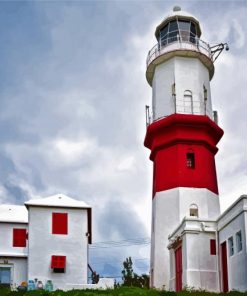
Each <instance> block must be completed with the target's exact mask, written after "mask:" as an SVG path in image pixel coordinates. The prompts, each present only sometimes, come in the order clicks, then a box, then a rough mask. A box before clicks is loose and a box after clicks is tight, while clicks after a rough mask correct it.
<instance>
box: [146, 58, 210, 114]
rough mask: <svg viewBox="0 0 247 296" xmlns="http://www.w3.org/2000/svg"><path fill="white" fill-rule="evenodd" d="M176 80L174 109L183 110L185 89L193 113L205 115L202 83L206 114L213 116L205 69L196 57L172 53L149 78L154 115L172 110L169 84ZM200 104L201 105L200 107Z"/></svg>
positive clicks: (170, 86) (207, 76)
mask: <svg viewBox="0 0 247 296" xmlns="http://www.w3.org/2000/svg"><path fill="white" fill-rule="evenodd" d="M173 83H175V84H176V101H177V105H179V106H177V113H186V112H184V108H183V107H181V106H182V105H183V101H184V91H186V90H190V91H191V92H192V95H193V102H194V113H195V114H201V115H205V105H204V93H203V85H204V86H205V87H206V89H207V98H208V99H207V108H206V113H207V115H208V116H209V117H210V118H211V119H213V114H212V103H211V92H210V82H209V72H208V69H207V68H206V67H205V66H204V65H203V64H202V62H201V61H200V60H199V59H196V58H186V57H173V58H171V59H169V60H168V61H166V62H163V63H162V64H160V65H157V66H156V67H155V73H154V77H153V82H152V89H153V114H154V119H158V118H161V117H164V116H168V115H170V114H173V113H175V107H174V100H173V98H172V84H173ZM199 106H200V108H199Z"/></svg>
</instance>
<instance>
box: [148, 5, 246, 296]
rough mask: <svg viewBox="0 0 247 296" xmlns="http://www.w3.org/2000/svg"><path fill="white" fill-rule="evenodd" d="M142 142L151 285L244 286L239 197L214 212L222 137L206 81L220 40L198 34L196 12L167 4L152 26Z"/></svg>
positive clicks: (243, 216) (243, 202)
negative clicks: (146, 154) (149, 191)
mask: <svg viewBox="0 0 247 296" xmlns="http://www.w3.org/2000/svg"><path fill="white" fill-rule="evenodd" d="M155 36H156V38H157V42H158V43H157V45H155V46H154V47H153V48H152V49H151V50H150V51H149V53H148V57H147V71H146V78H147V81H148V83H149V84H150V86H151V87H152V93H153V96H152V114H150V112H149V108H148V107H147V109H146V110H147V114H146V118H147V132H146V137H145V142H144V145H145V146H146V147H147V148H149V149H150V150H151V154H150V159H151V161H153V202H152V233H151V266H150V268H151V272H150V274H151V286H152V287H156V288H165V289H170V290H176V291H180V290H181V289H183V288H184V287H193V288H195V289H206V290H210V291H223V292H226V291H229V290H233V289H235V290H240V291H246V290H247V281H246V279H247V265H246V259H247V258H246V256H247V253H246V239H245V237H246V226H247V222H246V213H245V211H246V202H247V200H246V198H247V197H246V196H242V197H241V198H240V199H239V200H238V201H237V202H236V203H234V204H233V205H232V206H231V207H230V208H229V209H228V210H227V211H225V212H224V213H223V214H222V215H220V206H219V196H218V185H217V176H216V168H215V159H214V157H215V154H216V153H217V151H218V148H217V147H216V145H217V143H218V142H219V140H220V138H221V137H222V135H223V130H222V129H221V128H220V127H219V126H218V119H217V112H216V111H213V108H212V100H211V92H210V80H211V79H212V78H213V75H214V62H215V60H216V58H217V57H218V55H219V54H220V53H221V51H222V50H223V49H224V48H225V49H227V50H228V45H227V44H222V43H220V44H218V45H216V46H210V45H209V44H208V43H206V42H204V41H203V40H201V39H200V38H201V28H200V23H199V21H198V20H197V18H196V17H194V16H192V15H191V14H189V13H187V12H184V11H181V9H180V7H175V8H174V10H173V12H172V13H171V14H170V15H168V16H167V17H166V18H165V19H164V20H163V21H162V22H161V24H159V25H158V26H157V28H156V31H155Z"/></svg>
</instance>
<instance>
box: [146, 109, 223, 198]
mask: <svg viewBox="0 0 247 296" xmlns="http://www.w3.org/2000/svg"><path fill="white" fill-rule="evenodd" d="M222 135H223V130H222V129H221V128H219V127H218V126H217V125H216V124H215V123H214V122H213V121H212V120H211V119H209V118H208V117H207V116H201V115H185V114H173V115H170V116H168V117H166V118H163V119H161V120H159V121H156V122H154V123H152V124H151V125H150V126H149V127H148V129H147V133H146V138H145V142H144V145H145V146H146V147H147V148H149V149H150V150H151V154H150V159H151V160H152V161H153V162H154V175H153V196H154V195H155V193H156V192H159V191H164V190H168V189H172V188H176V187H194V188H207V189H209V190H210V191H212V192H214V193H216V194H218V185H217V176H216V168H215V160H214V155H215V153H216V152H217V147H216V144H217V143H218V141H219V140H220V138H221V137H222ZM188 153H189V154H191V153H192V154H194V156H195V167H194V168H190V167H188V166H187V165H188V163H187V162H188V159H187V155H188Z"/></svg>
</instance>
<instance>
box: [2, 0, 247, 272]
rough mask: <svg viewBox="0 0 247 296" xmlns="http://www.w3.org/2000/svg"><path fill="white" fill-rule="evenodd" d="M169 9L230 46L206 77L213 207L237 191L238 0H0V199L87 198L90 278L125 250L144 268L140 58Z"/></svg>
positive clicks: (242, 24)
mask: <svg viewBox="0 0 247 296" xmlns="http://www.w3.org/2000/svg"><path fill="white" fill-rule="evenodd" d="M174 5H180V6H181V8H182V10H185V11H188V12H190V13H192V14H193V15H195V16H196V17H197V18H198V19H199V21H200V23H201V28H202V36H201V38H202V39H203V40H205V41H207V42H209V43H210V44H211V45H213V44H217V43H221V42H223V43H224V42H228V44H229V47H230V51H228V52H225V51H224V52H222V54H221V55H220V57H219V58H218V59H217V61H216V62H215V75H214V77H213V79H212V81H211V96H212V102H213V108H214V110H217V111H218V114H219V125H220V126H221V127H222V128H223V130H224V131H225V134H224V136H223V138H222V140H221V141H220V143H219V145H218V148H219V152H218V154H217V156H216V166H217V173H218V185H219V191H220V204H221V210H222V211H223V210H225V209H226V208H227V207H228V206H229V205H231V203H232V202H233V201H234V200H236V199H237V198H238V197H239V196H240V195H241V194H247V169H246V168H247V154H246V145H247V137H246V131H247V118H246V110H247V97H246V94H245V93H246V91H245V88H244V86H245V85H246V73H245V72H246V68H247V55H246V46H247V44H246V37H247V21H246V16H247V3H246V1H236V0H235V1H230V0H229V1H213V0H212V1H209V0H208V1H207V0H200V1H199V0H198V1H196V0H195V1H193V0H191V1H181V0H179V1H141V0H138V1H137V0H136V1H134V0H133V1H27V2H25V1H17V2H15V1H1V2H0V36H1V45H0V58H1V67H0V167H1V169H0V202H1V203H13V204H23V202H24V201H27V200H29V199H33V198H38V197H47V196H50V195H52V194H57V193H63V194H66V195H68V196H70V197H72V198H76V199H79V200H83V201H85V202H87V203H88V204H90V205H91V206H92V208H93V242H94V243H95V245H94V246H92V249H91V250H90V263H91V265H92V267H93V268H94V269H96V270H97V271H98V272H99V273H100V275H101V276H107V275H111V276H116V277H117V276H118V277H119V276H121V268H122V265H121V263H122V261H123V260H124V258H126V257H128V256H132V258H133V259H134V260H133V261H134V268H135V271H136V272H137V273H142V272H147V271H148V265H149V260H148V258H149V237H150V227H151V187H152V184H151V182H152V163H151V161H149V151H148V150H147V149H146V148H145V147H144V146H143V141H144V137H145V131H146V126H145V105H151V96H152V91H151V88H150V86H149V85H148V83H147V82H146V78H145V70H146V56H147V53H148V51H149V50H150V49H151V48H152V47H153V45H155V43H156V40H155V37H154V31H155V28H156V26H157V25H158V24H159V23H160V22H161V21H162V20H163V18H164V17H165V16H166V15H167V14H169V12H170V11H171V10H172V8H173V6H174ZM97 242H107V243H104V244H102V243H100V244H96V243H97Z"/></svg>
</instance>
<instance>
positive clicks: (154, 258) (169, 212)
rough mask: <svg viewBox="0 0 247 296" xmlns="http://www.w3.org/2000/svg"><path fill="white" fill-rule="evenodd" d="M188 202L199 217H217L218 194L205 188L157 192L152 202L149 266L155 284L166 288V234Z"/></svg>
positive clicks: (167, 267)
mask: <svg viewBox="0 0 247 296" xmlns="http://www.w3.org/2000/svg"><path fill="white" fill-rule="evenodd" d="M191 204H197V206H198V212H199V218H200V219H209V220H214V219H217V217H218V215H219V212H220V208H219V197H218V195H216V194H214V193H212V192H211V191H209V190H207V189H200V188H183V187H180V188H175V189H171V190H165V191H162V192H158V193H156V195H155V197H154V199H153V203H152V207H153V209H152V211H153V218H152V223H153V225H152V233H151V267H150V268H151V269H153V279H152V282H153V284H154V287H157V288H164V286H165V288H166V289H169V280H170V266H169V262H170V259H169V250H168V249H167V246H168V243H169V241H168V236H169V235H170V234H172V232H173V231H175V228H176V227H178V226H179V224H180V223H181V221H182V220H183V218H184V217H185V216H187V217H188V216H189V208H190V205H191Z"/></svg>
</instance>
